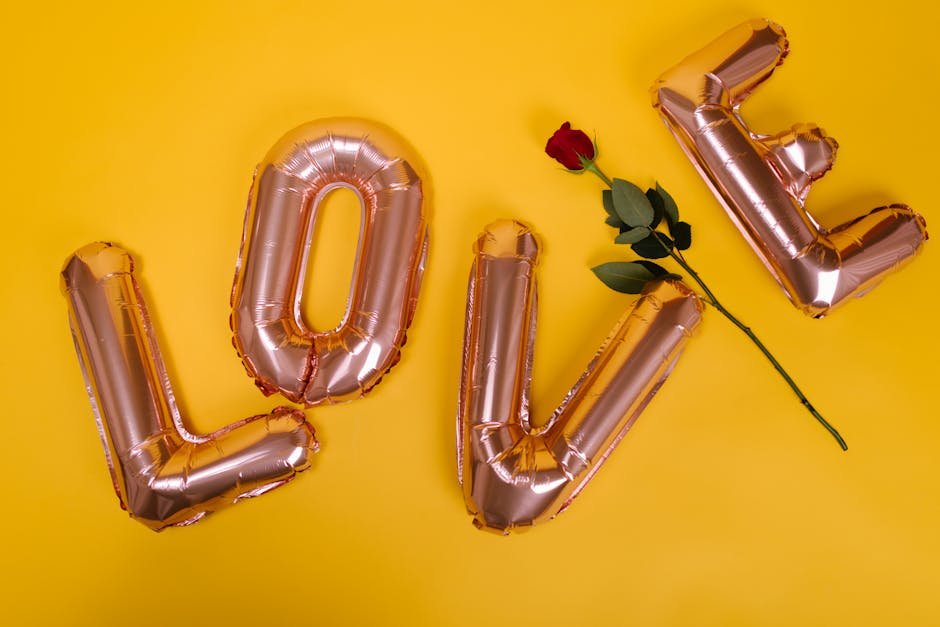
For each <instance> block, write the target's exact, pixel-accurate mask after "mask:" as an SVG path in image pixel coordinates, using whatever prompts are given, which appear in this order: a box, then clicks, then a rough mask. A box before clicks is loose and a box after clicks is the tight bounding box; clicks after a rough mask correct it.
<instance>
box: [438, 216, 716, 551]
mask: <svg viewBox="0 0 940 627" xmlns="http://www.w3.org/2000/svg"><path fill="white" fill-rule="evenodd" d="M475 253H476V258H475V261H474V264H473V268H472V269H471V271H470V286H469V291H468V295H467V322H466V332H465V336H464V361H463V374H462V376H461V385H460V400H459V406H458V412H457V414H458V416H457V468H458V478H459V481H460V483H461V485H462V486H463V492H464V499H465V501H466V504H467V509H468V510H469V511H470V513H471V514H473V516H474V524H475V525H476V526H477V527H479V528H482V529H486V530H490V531H496V532H500V533H509V532H510V531H511V530H513V529H516V528H520V527H527V526H530V525H534V524H536V523H538V522H541V521H545V520H549V519H551V518H553V517H554V516H556V515H557V514H559V513H561V512H562V511H563V510H564V509H565V508H567V507H568V506H569V505H570V504H571V501H572V500H573V499H574V498H575V496H577V495H578V493H579V492H580V491H581V490H582V489H583V488H584V486H585V485H586V484H587V482H588V481H590V479H591V478H592V477H593V476H594V473H596V472H597V470H598V469H599V467H600V465H601V464H602V463H603V462H604V460H605V459H607V457H608V456H609V455H610V453H611V452H612V451H613V449H614V448H615V447H616V446H617V444H618V443H619V442H620V440H621V439H622V438H623V437H624V435H626V432H627V431H628V430H629V429H630V427H631V426H632V425H633V423H634V421H636V419H637V417H638V416H639V415H640V413H641V412H642V411H643V409H644V408H645V407H646V405H647V403H649V402H650V400H651V399H652V397H653V395H654V394H655V393H656V391H657V390H659V388H660V386H661V385H662V384H663V382H664V381H665V380H666V377H667V376H668V375H669V372H670V371H671V370H672V367H673V366H674V364H675V362H676V360H677V359H678V358H679V354H680V353H681V351H682V349H683V348H684V347H685V344H686V342H687V341H688V339H689V337H690V336H691V333H692V331H693V330H694V329H695V327H696V326H697V325H698V323H699V321H700V318H701V313H702V309H703V307H702V303H701V302H700V301H699V299H698V298H697V297H696V296H695V295H694V294H693V293H692V291H691V290H689V289H688V288H687V287H685V286H684V285H683V284H682V283H680V282H675V281H668V280H667V281H658V282H655V283H651V284H650V285H649V286H648V287H647V289H646V290H645V291H644V292H643V294H642V296H641V297H640V300H639V302H637V304H636V306H635V307H634V308H633V310H632V311H630V312H628V313H627V314H626V315H625V316H624V317H623V318H622V319H621V321H620V322H619V323H618V324H617V326H616V327H615V328H614V330H613V332H612V333H611V334H610V336H609V337H608V339H607V341H606V342H605V343H604V344H603V345H602V346H601V348H600V350H599V351H598V353H597V355H596V356H595V357H594V359H593V360H592V361H591V363H590V364H589V365H588V368H587V371H586V372H585V373H584V374H583V375H582V376H581V378H580V379H579V380H578V382H577V383H576V384H575V385H574V387H573V388H572V389H571V390H570V391H569V392H568V394H567V395H566V396H565V399H564V401H563V402H562V404H561V406H559V407H558V409H556V410H555V413H554V414H553V415H552V418H551V420H550V421H549V423H548V424H547V425H546V426H545V427H543V428H541V429H538V430H533V429H531V428H530V424H529V399H528V396H529V381H530V379H531V366H532V348H533V343H534V340H535V319H536V307H537V305H536V288H535V276H534V273H535V265H536V261H537V257H538V243H537V241H536V239H535V237H534V236H533V235H532V233H531V232H530V231H529V229H528V228H527V227H526V226H525V225H523V224H521V223H519V222H515V221H510V220H505V221H500V222H496V223H494V224H491V225H490V226H488V227H487V228H486V230H485V232H484V233H483V234H482V235H481V236H480V238H479V239H478V240H477V243H476V246H475Z"/></svg>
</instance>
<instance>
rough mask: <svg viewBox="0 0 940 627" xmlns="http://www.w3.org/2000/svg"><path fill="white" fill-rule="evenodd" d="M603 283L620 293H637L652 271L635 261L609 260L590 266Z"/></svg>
mask: <svg viewBox="0 0 940 627" xmlns="http://www.w3.org/2000/svg"><path fill="white" fill-rule="evenodd" d="M591 270H592V271H593V272H594V274H596V275H597V278H599V279H600V280H601V281H602V282H603V283H604V285H606V286H607V287H609V288H610V289H612V290H614V291H616V292H620V293H622V294H639V293H640V292H642V291H643V287H644V286H645V285H646V283H647V282H648V281H650V280H652V279H653V278H655V277H654V276H653V273H652V272H650V271H649V270H648V269H647V268H646V267H645V266H643V265H642V264H641V263H639V262H637V261H611V262H608V263H603V264H601V265H599V266H595V267H593V268H591Z"/></svg>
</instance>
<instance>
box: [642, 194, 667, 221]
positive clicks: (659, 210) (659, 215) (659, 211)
mask: <svg viewBox="0 0 940 627" xmlns="http://www.w3.org/2000/svg"><path fill="white" fill-rule="evenodd" d="M646 198H647V199H648V200H649V201H650V204H651V205H653V223H652V224H650V230H653V231H655V230H656V227H657V226H659V223H660V222H662V220H663V215H665V201H663V197H662V196H660V195H659V192H657V191H656V190H655V189H652V188H650V189H648V190H646Z"/></svg>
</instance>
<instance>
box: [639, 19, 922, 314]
mask: <svg viewBox="0 0 940 627" xmlns="http://www.w3.org/2000/svg"><path fill="white" fill-rule="evenodd" d="M787 52H788V44H787V39H786V35H785V33H784V31H783V29H782V28H781V27H780V26H778V25H777V24H774V23H772V22H769V21H767V20H753V21H750V22H747V23H745V24H742V25H740V26H738V27H736V28H734V29H732V30H730V31H728V32H727V33H725V34H724V35H722V36H721V37H719V38H718V39H716V40H715V41H713V42H712V43H710V44H709V45H707V46H705V47H704V48H702V49H701V50H699V51H698V52H695V53H693V54H691V55H690V56H688V57H686V58H685V59H684V60H683V61H681V62H680V63H679V64H678V65H676V66H675V67H674V68H672V69H671V70H669V71H667V72H666V73H664V74H663V75H662V76H660V77H659V79H658V80H657V81H656V83H655V84H654V85H653V89H652V95H653V106H655V107H656V108H658V109H659V112H660V114H661V115H662V117H663V119H664V120H665V122H666V125H667V126H668V127H669V129H670V130H671V131H672V132H673V134H674V135H675V136H676V138H677V139H678V140H679V144H680V145H681V146H682V149H683V150H684V151H685V153H686V154H687V155H688V157H689V158H690V159H691V160H692V162H693V163H694V164H695V165H696V167H697V168H698V170H699V172H700V173H701V174H702V176H703V177H704V178H705V179H706V181H707V182H708V183H709V185H710V187H711V189H712V191H713V192H714V193H715V195H716V196H717V197H718V198H719V200H721V202H722V204H723V205H724V207H725V209H726V211H727V212H728V214H729V215H730V216H731V218H732V220H733V221H734V223H735V224H736V225H737V227H738V229H739V230H740V231H741V232H742V234H743V235H744V236H745V238H746V239H747V240H748V242H749V243H750V244H751V247H752V248H753V249H754V251H755V252H756V253H757V254H758V256H759V257H760V258H761V260H762V261H763V262H764V265H765V266H767V269H768V270H770V272H771V274H773V275H774V277H775V278H776V279H777V281H778V282H779V283H780V285H781V286H782V287H783V289H784V291H785V292H786V293H787V294H788V296H789V298H790V300H791V301H792V302H793V304H794V305H796V306H797V307H798V308H799V309H801V310H802V311H804V312H805V313H807V314H809V315H812V316H815V317H822V316H824V315H826V314H827V313H828V312H829V310H830V309H831V308H833V307H835V306H836V305H838V304H839V303H841V302H842V301H844V300H846V299H847V298H849V297H851V296H861V295H862V294H864V293H865V292H867V291H868V290H870V289H871V288H872V287H874V286H875V285H876V284H877V283H878V282H879V281H880V280H881V279H882V278H883V277H884V276H885V274H887V273H888V272H890V271H891V270H893V269H895V268H897V267H898V266H900V265H901V264H903V263H904V262H906V261H908V260H909V259H911V258H912V257H913V255H914V254H915V253H916V252H917V251H918V250H919V249H920V248H921V246H922V244H923V243H924V241H925V240H926V239H927V231H926V223H925V221H924V219H923V218H922V217H921V216H920V215H918V214H917V213H915V212H914V211H912V210H911V209H910V208H909V207H907V206H905V205H891V206H889V207H879V208H877V209H874V210H873V211H871V212H870V213H868V214H867V215H864V216H862V217H860V218H857V219H855V220H852V221H850V222H848V223H846V224H843V225H840V226H838V227H836V228H834V229H831V230H826V229H822V228H820V226H819V225H818V224H817V222H816V221H815V220H814V219H813V217H812V216H811V215H810V214H809V213H807V212H806V210H805V209H804V201H805V200H806V195H807V193H808V192H809V188H810V184H811V183H812V182H813V181H815V180H817V179H819V178H820V177H821V176H822V175H823V174H825V173H826V172H827V171H828V170H829V169H830V168H831V167H832V163H833V159H834V158H835V152H836V148H837V144H836V142H835V140H834V139H832V138H831V137H828V136H826V134H825V133H824V132H823V131H822V130H821V129H820V128H818V127H816V126H812V125H809V124H798V125H795V126H794V127H793V128H791V129H790V130H787V131H784V132H782V133H780V134H778V135H773V136H770V135H758V134H755V133H753V132H752V131H751V130H750V129H749V128H748V126H747V124H746V123H745V122H744V120H743V119H742V118H741V116H740V115H739V112H738V108H739V107H740V106H741V103H742V102H744V100H745V99H746V98H747V97H748V96H749V95H750V93H751V92H752V91H753V90H754V88H755V87H757V86H758V85H759V84H760V83H762V82H763V81H765V80H766V79H768V78H769V77H770V76H771V74H772V73H773V71H774V69H775V68H776V67H777V66H778V65H780V64H781V63H782V62H783V59H784V57H786V55H787Z"/></svg>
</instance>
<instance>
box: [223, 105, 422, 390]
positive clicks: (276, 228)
mask: <svg viewBox="0 0 940 627" xmlns="http://www.w3.org/2000/svg"><path fill="white" fill-rule="evenodd" d="M407 152H408V151H407V149H406V147H405V146H404V145H403V143H402V142H401V140H399V139H397V138H395V137H393V136H392V135H391V134H390V133H388V132H387V131H385V130H383V129H381V128H379V127H377V126H376V125H374V124H372V123H366V122H363V121H357V120H344V119H332V120H322V121H319V122H314V123H310V124H307V125H305V126H301V127H299V128H297V129H294V130H293V131H291V132H289V133H287V135H285V136H284V137H283V138H282V139H281V140H280V141H279V142H278V143H277V144H276V145H275V146H274V147H273V148H272V149H271V151H270V152H269V153H268V155H267V157H266V158H265V159H264V161H263V162H262V163H261V164H260V165H259V166H258V170H257V173H256V176H255V181H254V184H253V185H252V191H251V196H250V199H249V202H248V211H247V214H246V216H245V231H244V235H243V238H242V246H241V252H240V254H239V258H238V267H237V270H236V274H235V285H234V287H233V289H232V317H231V324H232V331H233V332H234V344H235V348H236V350H237V351H238V354H239V356H240V357H241V358H242V361H243V363H244V364H245V367H246V368H247V370H248V372H249V374H250V375H251V376H253V377H254V378H255V382H256V384H257V385H258V387H259V388H261V390H262V391H263V392H264V393H265V394H274V393H275V392H279V393H280V394H282V395H283V396H285V397H286V398H289V399H290V400H292V401H294V402H298V403H304V404H305V405H307V406H311V405H316V404H319V403H324V402H337V401H344V400H350V399H353V398H358V397H360V396H362V395H364V394H365V393H366V392H368V391H369V390H370V389H371V388H372V387H373V386H375V385H376V384H377V383H378V382H379V380H380V379H381V378H382V376H383V375H384V374H385V373H386V372H387V371H388V370H389V369H390V368H391V367H392V366H394V365H395V363H396V362H397V361H398V359H399V356H400V350H401V347H402V345H403V344H404V343H405V333H406V331H407V329H408V326H409V325H410V324H411V319H412V317H413V315H414V310H415V305H416V303H417V296H418V289H419V286H420V283H421V275H422V273H423V270H424V262H425V257H426V255H427V231H428V228H427V220H426V217H425V210H424V198H423V193H422V188H421V179H420V178H419V176H418V175H417V174H416V172H415V170H414V165H413V164H414V160H408V159H407V158H406V154H407ZM339 187H344V188H347V189H351V190H352V191H354V192H355V193H356V194H357V195H358V196H359V200H360V203H361V206H362V220H361V225H362V226H361V229H360V234H359V250H358V256H357V261H356V265H355V270H354V272H353V274H354V277H353V280H352V286H351V288H350V294H349V300H348V302H347V306H346V313H345V315H344V317H343V320H342V322H341V323H340V325H339V326H338V327H337V328H335V329H333V330H331V331H327V332H314V331H311V330H309V329H308V328H307V327H306V325H305V324H304V321H303V320H302V317H301V313H300V296H301V290H302V286H303V284H304V274H305V272H306V264H307V257H308V253H309V247H310V238H311V236H312V227H313V223H314V220H315V219H316V214H317V207H318V205H319V204H320V202H322V200H323V198H324V197H325V196H326V195H327V194H328V193H330V191H332V190H334V189H336V188H339Z"/></svg>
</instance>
